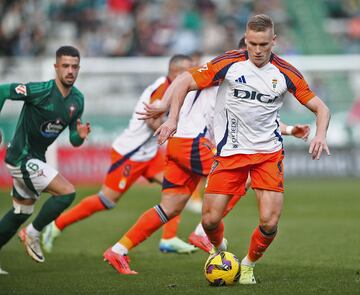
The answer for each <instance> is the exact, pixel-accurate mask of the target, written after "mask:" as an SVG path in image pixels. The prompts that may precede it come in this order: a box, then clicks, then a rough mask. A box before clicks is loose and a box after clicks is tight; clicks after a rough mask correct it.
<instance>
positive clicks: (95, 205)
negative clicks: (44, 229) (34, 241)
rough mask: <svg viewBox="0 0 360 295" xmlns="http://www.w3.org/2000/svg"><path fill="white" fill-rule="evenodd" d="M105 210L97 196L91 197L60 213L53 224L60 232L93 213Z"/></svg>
mask: <svg viewBox="0 0 360 295" xmlns="http://www.w3.org/2000/svg"><path fill="white" fill-rule="evenodd" d="M106 209H107V208H106V207H105V205H104V204H103V203H102V202H101V200H100V197H99V196H98V195H92V196H89V197H86V198H85V199H83V200H82V201H81V202H80V203H79V204H77V205H76V206H75V207H73V208H71V209H70V210H68V211H66V212H64V213H62V214H61V215H60V216H59V217H58V218H56V220H55V224H56V226H57V227H58V228H59V229H60V230H64V228H65V227H67V226H69V225H70V224H73V223H74V222H77V221H80V220H82V219H84V218H86V217H88V216H90V215H92V214H94V213H95V212H98V211H102V210H106Z"/></svg>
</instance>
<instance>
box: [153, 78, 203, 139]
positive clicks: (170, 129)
mask: <svg viewBox="0 0 360 295" xmlns="http://www.w3.org/2000/svg"><path fill="white" fill-rule="evenodd" d="M197 89H199V87H198V85H197V84H196V82H195V80H194V78H193V76H192V75H191V74H190V73H189V72H184V73H182V74H181V75H179V76H178V77H176V79H175V80H174V81H173V82H172V83H171V85H170V86H169V88H168V89H167V90H166V92H165V95H164V97H163V100H165V102H168V101H171V104H170V112H169V116H168V119H167V120H166V121H165V122H164V123H163V124H162V125H161V126H160V127H159V128H158V129H157V130H156V131H155V133H154V135H159V139H158V142H159V144H163V143H164V142H165V141H166V140H167V139H168V138H169V137H170V136H171V135H173V134H174V133H175V132H176V126H177V122H178V120H179V113H180V109H181V106H182V105H183V103H184V99H185V97H186V94H187V93H188V92H189V91H191V90H197Z"/></svg>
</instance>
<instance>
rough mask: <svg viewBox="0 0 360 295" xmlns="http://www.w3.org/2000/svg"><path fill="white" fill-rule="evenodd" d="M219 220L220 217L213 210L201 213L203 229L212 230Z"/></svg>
mask: <svg viewBox="0 0 360 295" xmlns="http://www.w3.org/2000/svg"><path fill="white" fill-rule="evenodd" d="M220 222H221V217H220V218H219V216H218V214H215V212H211V211H208V212H205V213H203V216H202V220H201V224H202V226H203V228H204V229H205V230H213V229H215V228H217V227H218V225H219V223H220Z"/></svg>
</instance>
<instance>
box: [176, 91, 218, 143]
mask: <svg viewBox="0 0 360 295" xmlns="http://www.w3.org/2000/svg"><path fill="white" fill-rule="evenodd" d="M218 88H219V87H217V86H213V87H209V88H205V89H202V90H198V91H191V92H189V93H188V94H187V96H186V97H185V100H184V104H183V105H182V107H181V110H180V114H179V122H178V125H177V130H176V133H175V135H174V137H181V138H197V137H206V138H208V139H209V140H210V141H212V142H213V141H214V135H213V134H214V131H213V119H214V108H215V101H216V94H217V91H218Z"/></svg>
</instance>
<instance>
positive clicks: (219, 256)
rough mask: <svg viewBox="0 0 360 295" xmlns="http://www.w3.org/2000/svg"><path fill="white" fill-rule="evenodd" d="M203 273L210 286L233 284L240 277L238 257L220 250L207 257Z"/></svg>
mask: <svg viewBox="0 0 360 295" xmlns="http://www.w3.org/2000/svg"><path fill="white" fill-rule="evenodd" d="M204 273H205V278H206V280H207V281H208V282H209V284H210V286H225V285H226V286H229V285H233V284H235V283H237V282H238V281H239V278H240V262H239V259H238V258H237V257H236V256H235V255H234V254H232V253H230V252H225V251H221V252H219V253H216V254H214V255H211V256H210V257H209V259H208V260H207V261H206V263H205V267H204Z"/></svg>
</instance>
